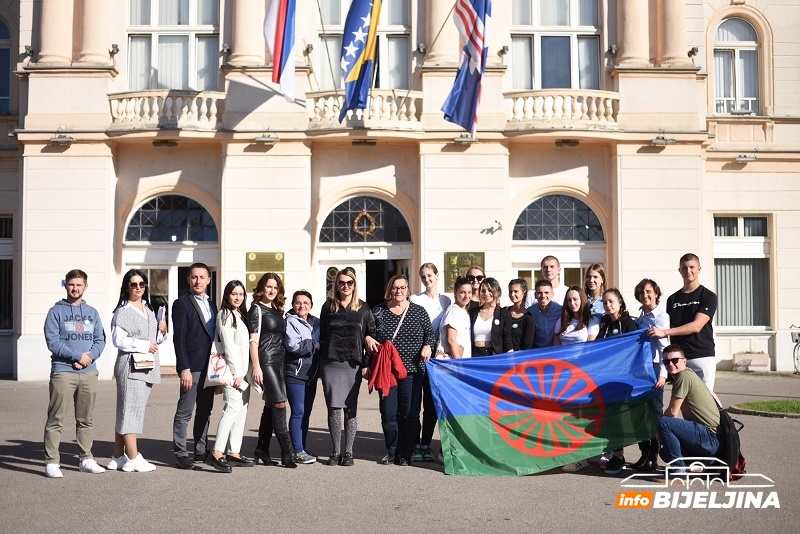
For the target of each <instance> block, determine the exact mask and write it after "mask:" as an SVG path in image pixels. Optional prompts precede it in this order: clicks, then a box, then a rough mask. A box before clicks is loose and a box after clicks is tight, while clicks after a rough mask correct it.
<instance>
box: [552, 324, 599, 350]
mask: <svg viewBox="0 0 800 534" xmlns="http://www.w3.org/2000/svg"><path fill="white" fill-rule="evenodd" d="M577 326H578V321H577V320H576V319H572V320H571V321H570V322H569V324H568V325H567V329H566V330H564V331H563V332H561V333H560V334H558V336H559V337H560V338H561V344H562V345H572V344H574V343H584V342H585V341H588V340H589V336H591V335H595V336H596V335H597V334H598V333H599V332H600V321H599V320H597V318H596V317H592V318H591V319H589V325H588V326H587V327H586V328H581V329H580V330H575V328H576V327H577ZM559 330H561V319H559V320H558V321H556V329H555V332H556V333H558V331H559Z"/></svg>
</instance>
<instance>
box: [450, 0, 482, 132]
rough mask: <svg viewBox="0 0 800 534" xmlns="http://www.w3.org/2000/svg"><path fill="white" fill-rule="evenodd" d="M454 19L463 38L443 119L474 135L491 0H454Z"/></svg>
mask: <svg viewBox="0 0 800 534" xmlns="http://www.w3.org/2000/svg"><path fill="white" fill-rule="evenodd" d="M453 20H454V22H455V23H456V27H458V33H459V35H460V36H461V39H462V40H463V41H464V49H463V50H462V51H461V62H460V63H459V66H458V73H457V74H456V81H455V83H454V84H453V89H452V90H451V91H450V94H449V95H448V96H447V100H445V102H444V105H443V106H442V111H444V119H445V120H446V121H448V122H452V123H454V124H458V125H459V126H461V127H462V128H464V129H465V130H466V131H468V132H469V133H470V135H472V137H475V130H476V128H477V125H478V105H479V103H480V100H481V81H482V80H483V72H484V71H485V70H486V58H487V56H488V54H489V48H488V44H489V38H488V33H489V26H490V23H491V20H492V1H491V0H457V1H456V7H455V11H454V13H453Z"/></svg>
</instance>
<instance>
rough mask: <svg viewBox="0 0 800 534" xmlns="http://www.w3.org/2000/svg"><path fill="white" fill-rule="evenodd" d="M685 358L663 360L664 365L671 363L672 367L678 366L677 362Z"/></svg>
mask: <svg viewBox="0 0 800 534" xmlns="http://www.w3.org/2000/svg"><path fill="white" fill-rule="evenodd" d="M685 359H686V358H664V363H665V364H668V363H671V364H672V365H678V362H679V361H681V360H685Z"/></svg>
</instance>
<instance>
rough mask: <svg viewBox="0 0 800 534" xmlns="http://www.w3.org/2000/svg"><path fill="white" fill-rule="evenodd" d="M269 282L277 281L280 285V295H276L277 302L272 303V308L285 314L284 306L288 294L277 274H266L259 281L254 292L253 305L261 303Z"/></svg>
mask: <svg viewBox="0 0 800 534" xmlns="http://www.w3.org/2000/svg"><path fill="white" fill-rule="evenodd" d="M269 280H275V283H276V284H278V294H277V295H275V300H273V301H272V303H271V304H272V307H273V308H275V309H276V310H278V311H279V312H281V313H283V305H284V303H285V302H286V293H285V290H284V289H283V281H282V280H281V277H280V276H278V274H277V273H264V274H263V275H262V276H261V278H259V280H258V284H257V285H256V288H255V289H254V290H253V304H255V303H257V302H261V297H263V296H264V293H265V291H264V289H265V288H266V287H267V282H268V281H269Z"/></svg>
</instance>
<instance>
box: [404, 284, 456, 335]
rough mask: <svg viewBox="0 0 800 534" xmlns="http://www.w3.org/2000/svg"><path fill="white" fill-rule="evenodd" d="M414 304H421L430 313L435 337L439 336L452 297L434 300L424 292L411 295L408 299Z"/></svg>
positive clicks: (440, 296) (443, 296)
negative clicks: (443, 317) (443, 316)
mask: <svg viewBox="0 0 800 534" xmlns="http://www.w3.org/2000/svg"><path fill="white" fill-rule="evenodd" d="M408 300H410V301H411V302H413V303H414V304H419V305H420V306H422V307H423V308H425V311H426V312H428V317H430V319H431V326H432V327H433V332H434V334H435V335H437V336H438V335H439V328H440V326H441V321H442V315H443V314H444V311H445V310H446V309H447V308H448V307H449V306H450V297H447V296H445V295H439V297H438V298H435V299H432V298H430V297H429V296H428V295H426V294H425V292H424V291H423V292H422V293H417V294H416V295H411V297H410V298H409V299H408Z"/></svg>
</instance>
